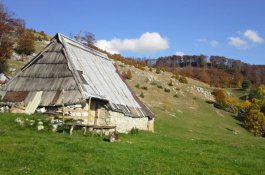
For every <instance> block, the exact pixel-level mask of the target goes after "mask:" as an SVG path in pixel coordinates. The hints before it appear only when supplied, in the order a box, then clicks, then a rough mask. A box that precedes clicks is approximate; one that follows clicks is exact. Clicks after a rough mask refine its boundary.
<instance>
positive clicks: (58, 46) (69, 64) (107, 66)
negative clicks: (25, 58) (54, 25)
mask: <svg viewBox="0 0 265 175" xmlns="http://www.w3.org/2000/svg"><path fill="white" fill-rule="evenodd" d="M62 90H64V92H65V94H64V96H65V99H64V103H69V104H71V103H77V102H80V101H82V100H86V99H88V98H90V97H91V98H96V99H99V100H104V101H107V102H108V104H109V106H110V107H111V108H112V110H116V111H120V112H123V113H124V114H126V115H130V116H134V117H137V116H138V117H140V116H149V117H152V116H150V115H152V114H151V113H150V111H147V109H145V106H144V107H143V104H142V103H141V102H139V100H137V99H136V98H137V97H135V96H134V95H133V94H132V92H131V91H130V89H129V88H128V87H127V85H126V84H125V82H124V81H123V80H122V79H121V77H120V75H119V74H118V73H117V70H116V68H115V66H114V64H113V62H112V61H111V60H110V59H109V58H108V57H107V55H106V54H103V53H101V52H98V51H96V50H94V49H91V48H89V47H87V46H85V45H83V44H81V43H79V42H76V41H74V40H72V39H70V38H68V37H66V36H64V35H62V34H57V35H56V36H55V37H54V38H53V39H52V40H51V43H50V44H49V45H48V46H47V47H46V48H45V49H44V50H43V51H42V52H41V53H40V54H38V55H37V56H36V57H35V58H33V59H32V60H31V61H30V62H29V63H28V64H27V65H25V66H24V67H23V68H22V70H21V72H20V73H18V74H17V75H16V76H15V77H14V78H13V79H11V80H10V82H9V83H8V85H7V88H6V91H7V93H8V91H19V92H21V91H23V92H24V91H26V92H28V93H29V94H28V95H27V98H26V99H25V100H24V101H25V103H27V102H28V101H30V99H31V98H30V97H31V96H34V94H35V93H36V92H37V91H44V92H43V96H42V101H41V105H42V106H51V105H60V104H62V97H61V91H62ZM9 96H10V95H9ZM5 100H6V101H8V99H5Z"/></svg>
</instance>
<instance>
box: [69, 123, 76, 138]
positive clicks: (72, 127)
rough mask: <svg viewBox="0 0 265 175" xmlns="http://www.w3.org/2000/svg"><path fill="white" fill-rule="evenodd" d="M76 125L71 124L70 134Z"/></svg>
mask: <svg viewBox="0 0 265 175" xmlns="http://www.w3.org/2000/svg"><path fill="white" fill-rule="evenodd" d="M74 127H75V126H74V125H72V126H71V129H70V136H71V135H72V134H73V130H74Z"/></svg>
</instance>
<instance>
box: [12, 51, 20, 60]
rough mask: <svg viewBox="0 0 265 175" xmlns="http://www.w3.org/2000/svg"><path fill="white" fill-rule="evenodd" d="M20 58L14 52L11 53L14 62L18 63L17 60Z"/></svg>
mask: <svg viewBox="0 0 265 175" xmlns="http://www.w3.org/2000/svg"><path fill="white" fill-rule="evenodd" d="M21 58H22V57H21V56H20V55H19V54H17V53H16V52H13V53H12V59H13V60H16V61H18V60H21Z"/></svg>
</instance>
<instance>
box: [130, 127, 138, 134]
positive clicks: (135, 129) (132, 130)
mask: <svg viewBox="0 0 265 175" xmlns="http://www.w3.org/2000/svg"><path fill="white" fill-rule="evenodd" d="M130 134H132V135H138V134H139V129H138V128H132V129H131V131H130Z"/></svg>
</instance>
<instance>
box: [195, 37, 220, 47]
mask: <svg viewBox="0 0 265 175" xmlns="http://www.w3.org/2000/svg"><path fill="white" fill-rule="evenodd" d="M199 41H200V42H202V43H206V44H207V45H210V46H212V47H217V46H219V45H220V43H219V42H218V41H217V40H208V39H206V38H202V39H199Z"/></svg>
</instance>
